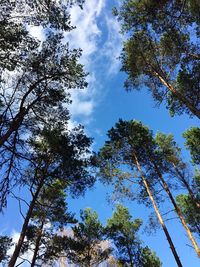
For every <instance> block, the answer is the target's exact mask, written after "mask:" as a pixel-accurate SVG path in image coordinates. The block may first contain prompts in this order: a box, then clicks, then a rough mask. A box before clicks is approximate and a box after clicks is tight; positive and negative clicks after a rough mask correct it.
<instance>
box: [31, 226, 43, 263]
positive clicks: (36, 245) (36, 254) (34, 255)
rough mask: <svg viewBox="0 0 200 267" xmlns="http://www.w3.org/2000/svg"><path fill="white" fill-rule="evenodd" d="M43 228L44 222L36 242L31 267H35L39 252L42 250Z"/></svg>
mask: <svg viewBox="0 0 200 267" xmlns="http://www.w3.org/2000/svg"><path fill="white" fill-rule="evenodd" d="M43 227H44V222H42V223H41V225H40V228H39V230H38V234H37V238H36V242H35V249H34V253H33V258H32V261H31V267H34V266H35V262H36V260H37V256H38V251H39V248H40V241H41V238H42V232H43Z"/></svg>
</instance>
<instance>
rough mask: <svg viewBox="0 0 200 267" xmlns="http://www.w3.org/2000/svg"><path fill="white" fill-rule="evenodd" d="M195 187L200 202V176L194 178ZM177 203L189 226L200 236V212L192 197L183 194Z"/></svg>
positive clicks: (179, 196)
mask: <svg viewBox="0 0 200 267" xmlns="http://www.w3.org/2000/svg"><path fill="white" fill-rule="evenodd" d="M193 187H194V190H195V193H196V197H197V199H198V201H199V202H200V175H199V173H197V175H196V176H195V177H194V183H193ZM176 199H177V203H178V205H179V207H180V210H181V212H182V214H183V215H184V217H185V220H186V222H187V223H188V224H189V226H190V229H191V231H192V232H194V233H196V234H197V235H200V223H199V222H200V210H199V207H198V206H196V205H195V203H194V201H193V199H192V198H191V196H190V195H186V194H181V195H178V196H177V197H176Z"/></svg>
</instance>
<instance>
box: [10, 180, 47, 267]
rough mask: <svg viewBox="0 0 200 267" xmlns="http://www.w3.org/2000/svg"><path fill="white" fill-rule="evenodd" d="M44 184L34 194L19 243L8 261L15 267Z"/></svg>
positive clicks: (11, 266)
mask: <svg viewBox="0 0 200 267" xmlns="http://www.w3.org/2000/svg"><path fill="white" fill-rule="evenodd" d="M42 185H43V182H42V181H41V183H40V185H39V186H38V188H37V190H36V192H35V194H34V196H33V199H32V201H31V203H30V205H29V209H28V212H27V214H26V218H25V220H24V224H23V226H22V230H21V233H20V237H19V239H18V242H17V244H16V246H15V250H14V252H13V254H12V257H11V259H10V261H9V263H8V267H14V266H15V263H16V261H17V258H18V257H19V254H20V251H21V248H22V245H23V242H24V238H25V236H26V231H27V228H28V224H29V221H30V218H31V216H32V212H33V209H34V206H35V203H36V200H37V197H38V195H39V193H40V190H41V188H42Z"/></svg>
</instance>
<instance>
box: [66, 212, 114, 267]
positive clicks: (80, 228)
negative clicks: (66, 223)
mask: <svg viewBox="0 0 200 267" xmlns="http://www.w3.org/2000/svg"><path fill="white" fill-rule="evenodd" d="M80 217H81V222H79V223H78V224H77V225H76V226H74V227H72V235H73V237H64V238H65V242H66V249H67V256H68V257H67V258H68V259H69V261H70V262H72V263H74V264H78V265H79V266H83V267H86V266H87V267H90V266H94V265H95V266H97V265H98V264H100V263H101V262H103V261H104V260H105V259H107V258H108V257H109V254H110V253H111V249H110V247H109V246H108V244H106V243H104V240H105V237H104V235H105V233H104V228H103V226H102V224H101V222H100V221H99V219H98V215H97V213H96V212H94V211H92V210H91V209H89V208H87V209H85V210H83V211H81V215H80Z"/></svg>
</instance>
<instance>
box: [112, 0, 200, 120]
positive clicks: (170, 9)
mask: <svg viewBox="0 0 200 267" xmlns="http://www.w3.org/2000/svg"><path fill="white" fill-rule="evenodd" d="M194 3H195V4H194ZM194 6H195V8H194ZM194 10H195V11H194ZM199 10H200V6H199V4H197V3H196V1H186V2H185V1H177V0H173V1H169V0H168V1H167V0H166V1H165V0H164V1H154V0H148V1H146V0H142V1H138V0H136V1H132V0H124V1H123V3H122V5H121V7H120V8H119V10H117V9H115V10H114V15H116V16H117V18H118V20H119V21H120V22H121V30H122V33H123V34H126V36H128V39H126V41H125V42H124V47H123V52H122V54H121V61H122V70H123V71H125V72H126V73H127V74H128V78H127V81H126V82H125V87H126V88H127V89H135V88H139V86H140V85H141V84H144V85H146V86H147V87H148V88H149V89H150V90H151V92H152V95H153V97H154V99H155V100H156V101H157V103H161V102H163V101H165V102H166V105H167V107H168V108H169V110H170V113H171V114H182V113H184V112H186V113H189V114H190V115H196V116H197V117H198V118H200V107H199V94H200V91H199V58H200V51H199V46H198V42H199V22H200V20H199V15H198V14H199Z"/></svg>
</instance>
